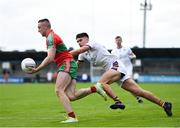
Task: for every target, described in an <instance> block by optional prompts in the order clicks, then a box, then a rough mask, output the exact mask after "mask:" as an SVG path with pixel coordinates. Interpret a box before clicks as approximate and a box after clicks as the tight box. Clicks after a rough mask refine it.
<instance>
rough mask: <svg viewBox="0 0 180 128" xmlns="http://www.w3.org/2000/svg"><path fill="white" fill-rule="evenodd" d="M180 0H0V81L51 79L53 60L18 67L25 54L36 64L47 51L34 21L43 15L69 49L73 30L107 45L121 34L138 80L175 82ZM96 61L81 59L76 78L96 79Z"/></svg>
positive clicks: (179, 69)
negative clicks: (30, 68)
mask: <svg viewBox="0 0 180 128" xmlns="http://www.w3.org/2000/svg"><path fill="white" fill-rule="evenodd" d="M179 17H180V1H179V0H163V1H162V0H76V1H73V0H53V1H43V0H1V1H0V21H1V22H0V83H24V82H34V83H37V82H40V83H43V82H53V81H55V79H56V75H57V73H56V66H55V65H54V64H51V65H49V66H48V67H47V68H46V69H44V70H42V71H40V72H39V73H37V74H34V75H28V74H25V73H24V72H22V70H21V61H22V60H23V59H24V58H27V57H28V58H33V59H34V60H35V61H36V63H37V64H39V63H40V62H41V61H42V60H43V59H44V58H45V57H46V44H45V39H43V38H42V37H41V35H40V34H39V33H38V31H37V21H38V20H39V19H41V18H48V19H49V20H50V21H51V24H52V28H53V29H54V31H55V32H56V33H57V34H59V35H60V36H61V37H62V39H63V40H64V42H65V44H66V45H67V46H68V48H69V50H72V49H75V48H78V45H77V43H76V40H75V36H76V34H77V33H80V32H87V33H88V34H89V36H90V39H91V40H94V41H96V42H99V43H101V44H103V45H105V47H107V48H108V49H109V51H111V50H112V49H113V48H115V47H116V46H115V43H114V38H115V36H117V35H120V36H121V37H122V39H123V46H127V47H130V48H131V49H132V51H133V52H134V53H135V54H136V56H137V59H136V60H135V61H134V62H133V65H134V73H135V75H134V76H135V79H137V81H139V82H180V36H179V33H180V29H179V28H180V24H179V22H180V18H179ZM102 73H103V69H101V68H100V67H93V66H92V64H89V63H85V64H84V65H83V67H82V68H81V69H80V70H79V72H78V81H80V82H96V81H97V80H98V78H99V76H100V75H101V74H102Z"/></svg>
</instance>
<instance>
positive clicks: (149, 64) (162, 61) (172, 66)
mask: <svg viewBox="0 0 180 128" xmlns="http://www.w3.org/2000/svg"><path fill="white" fill-rule="evenodd" d="M109 51H110V50H109ZM132 51H133V52H134V53H135V54H136V56H137V60H138V61H140V63H139V64H140V65H136V64H135V65H134V71H135V72H137V73H139V75H140V76H147V75H149V76H175V77H180V48H145V49H144V48H132ZM45 57H46V52H36V51H33V50H30V51H26V52H18V51H13V52H5V51H0V73H1V74H0V79H1V80H0V82H4V81H3V80H2V79H3V69H2V64H3V63H4V62H9V63H10V65H11V67H10V77H11V78H21V80H20V81H22V82H32V81H33V82H47V76H46V75H47V72H49V71H51V72H52V73H54V72H56V66H55V64H51V65H49V66H48V67H47V68H46V69H44V70H42V71H40V72H39V73H38V74H35V75H28V74H26V73H24V72H22V70H21V61H22V60H23V59H24V58H33V59H34V60H35V61H36V63H37V64H39V63H40V62H41V61H42V60H43V59H44V58H45ZM76 59H77V57H76ZM84 73H85V74H87V76H88V77H87V81H90V79H91V77H90V74H91V73H90V64H89V63H85V64H83V65H82V67H81V68H80V69H79V71H78V80H79V81H82V74H84ZM22 79H23V80H22ZM38 79H39V80H38ZM9 82H10V81H9ZM12 82H13V80H12Z"/></svg>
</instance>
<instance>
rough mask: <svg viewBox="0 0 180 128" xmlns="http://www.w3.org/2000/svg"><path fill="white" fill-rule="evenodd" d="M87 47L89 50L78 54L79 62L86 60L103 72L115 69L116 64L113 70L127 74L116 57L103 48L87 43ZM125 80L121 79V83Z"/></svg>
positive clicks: (96, 44)
mask: <svg viewBox="0 0 180 128" xmlns="http://www.w3.org/2000/svg"><path fill="white" fill-rule="evenodd" d="M87 45H88V46H89V47H90V50H88V51H86V52H84V53H81V54H79V57H78V60H79V61H84V60H87V61H89V62H92V63H93V66H101V67H103V68H104V69H105V70H108V69H115V68H114V66H116V64H117V65H118V68H116V69H115V70H117V71H119V72H121V73H123V74H125V75H126V74H127V73H126V69H125V67H124V65H123V64H122V63H121V61H120V60H119V59H118V58H117V56H115V55H112V54H110V53H109V51H108V50H107V49H106V48H105V47H104V46H102V45H100V44H98V43H87ZM125 79H127V78H126V77H123V79H122V81H124V80H125Z"/></svg>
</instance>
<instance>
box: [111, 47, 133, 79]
mask: <svg viewBox="0 0 180 128" xmlns="http://www.w3.org/2000/svg"><path fill="white" fill-rule="evenodd" d="M111 54H112V55H116V56H117V57H118V58H119V59H120V60H121V62H122V63H123V64H124V66H125V67H126V69H127V74H128V75H130V76H132V74H133V73H132V72H133V65H132V63H131V58H130V56H131V55H132V54H133V52H132V50H131V49H130V48H128V47H122V48H116V49H113V50H112V51H111Z"/></svg>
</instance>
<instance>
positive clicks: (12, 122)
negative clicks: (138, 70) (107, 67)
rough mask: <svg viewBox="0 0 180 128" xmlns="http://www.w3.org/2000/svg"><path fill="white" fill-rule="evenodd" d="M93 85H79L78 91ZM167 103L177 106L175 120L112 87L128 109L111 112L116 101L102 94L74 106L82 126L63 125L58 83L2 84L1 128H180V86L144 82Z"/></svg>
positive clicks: (89, 97)
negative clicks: (55, 86)
mask: <svg viewBox="0 0 180 128" xmlns="http://www.w3.org/2000/svg"><path fill="white" fill-rule="evenodd" d="M89 85H91V84H90V83H78V84H77V87H78V88H84V87H89ZM140 85H141V87H143V88H144V89H147V90H149V91H152V92H153V93H154V94H156V95H157V96H158V97H160V98H161V99H163V100H167V101H171V102H172V103H173V117H167V116H166V114H165V112H164V111H163V109H162V108H160V107H159V106H157V105H155V104H152V103H151V102H149V101H147V100H145V99H143V100H144V102H143V103H142V104H139V103H137V101H136V100H135V98H134V97H133V96H132V95H131V94H130V93H128V92H126V91H125V90H123V89H121V88H120V87H119V86H117V85H116V84H114V85H113V86H112V88H113V90H114V91H115V92H116V94H117V95H118V96H119V97H121V100H122V101H123V102H124V104H125V105H126V108H125V110H111V109H109V105H111V104H112V103H113V101H112V100H111V99H110V98H109V99H108V101H104V100H103V98H101V97H100V96H99V95H98V94H95V93H94V94H92V95H90V96H88V97H86V98H83V99H81V100H78V101H75V102H73V103H72V105H73V108H74V110H75V113H76V115H77V117H78V120H79V122H78V123H71V124H61V123H60V121H62V120H65V116H66V114H65V112H64V109H63V107H62V105H61V104H60V103H59V100H58V98H57V97H56V95H55V94H54V84H38V83H37V84H2V85H0V127H140V126H141V127H180V100H179V97H180V84H179V83H177V84H171V83H142V84H140Z"/></svg>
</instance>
